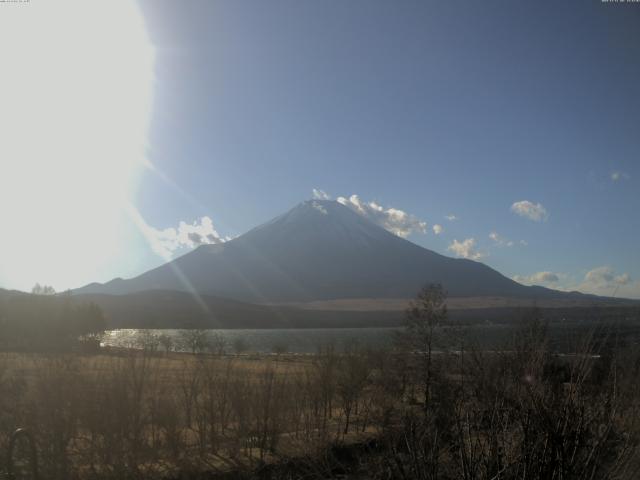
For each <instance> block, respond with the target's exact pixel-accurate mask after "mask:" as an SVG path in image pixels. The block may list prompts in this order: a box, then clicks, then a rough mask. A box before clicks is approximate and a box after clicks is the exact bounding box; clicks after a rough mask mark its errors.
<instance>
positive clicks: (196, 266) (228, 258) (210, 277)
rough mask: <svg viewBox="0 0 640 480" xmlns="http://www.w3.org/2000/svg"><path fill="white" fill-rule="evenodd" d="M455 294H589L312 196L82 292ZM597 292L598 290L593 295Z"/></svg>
mask: <svg viewBox="0 0 640 480" xmlns="http://www.w3.org/2000/svg"><path fill="white" fill-rule="evenodd" d="M431 282H438V283H442V284H443V285H444V287H445V289H446V290H447V291H448V293H449V295H450V296H452V297H483V296H491V297H518V298H529V299H532V300H535V299H550V298H558V299H560V298H567V299H575V298H576V297H577V298H581V299H584V298H589V296H585V295H582V294H580V293H577V292H572V293H566V292H559V291H555V290H550V289H547V288H543V287H537V286H533V287H529V286H524V285H521V284H519V283H517V282H515V281H513V280H511V279H509V278H507V277H505V276H504V275H502V274H500V273H499V272H497V271H496V270H493V269H492V268H490V267H488V266H486V265H484V264H482V263H479V262H475V261H472V260H467V259H458V258H450V257H446V256H443V255H440V254H438V253H435V252H433V251H431V250H428V249H426V248H423V247H420V246H418V245H416V244H414V243H412V242H410V241H408V240H405V239H403V238H400V237H398V236H396V235H393V234H392V233H390V232H388V231H386V230H385V229H384V228H382V227H380V226H378V225H376V224H374V223H373V222H371V221H370V220H368V219H366V218H364V217H362V216H360V215H358V214H357V213H355V212H353V211H351V210H350V209H349V208H347V207H345V206H344V205H341V204H340V203H338V202H335V201H329V200H309V201H305V202H303V203H301V204H299V205H297V206H296V207H294V208H293V209H291V210H290V211H288V212H287V213H285V214H283V215H280V216H278V217H276V218H274V219H273V220H271V221H269V222H267V223H265V224H263V225H260V226H258V227H256V228H254V229H253V230H250V231H249V232H247V233H245V234H244V235H241V236H239V237H237V238H235V239H233V240H230V241H228V242H226V243H223V244H216V245H203V246H200V247H198V248H197V249H195V250H193V251H192V252H189V253H187V254H185V255H183V256H181V257H179V258H177V259H175V260H173V261H171V262H169V263H167V264H165V265H162V266H160V267H158V268H155V269H153V270H150V271H148V272H146V273H143V274H142V275H139V276H137V277H135V278H132V279H128V280H124V279H121V278H118V279H114V280H112V281H110V282H107V283H105V284H99V283H92V284H89V285H87V286H85V287H82V288H79V289H77V290H75V291H74V293H75V294H90V293H91V294H112V295H114V294H115V295H123V294H130V293H135V292H144V291H149V290H164V291H183V292H188V291H193V292H196V293H198V294H201V295H213V296H217V297H225V298H229V299H235V300H238V301H243V302H252V303H265V304H274V303H285V302H313V301H326V300H338V299H347V298H412V297H414V296H415V294H416V293H417V291H418V290H419V289H420V288H421V287H422V286H423V285H425V284H426V283H431ZM593 298H597V297H593Z"/></svg>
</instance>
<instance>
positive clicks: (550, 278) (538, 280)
mask: <svg viewBox="0 0 640 480" xmlns="http://www.w3.org/2000/svg"><path fill="white" fill-rule="evenodd" d="M561 276H563V275H562V274H559V273H554V272H549V271H545V272H536V273H533V274H531V275H516V276H514V277H513V279H514V280H515V281H516V282H518V283H522V284H525V285H542V286H555V285H557V283H558V282H559V281H560V277H561Z"/></svg>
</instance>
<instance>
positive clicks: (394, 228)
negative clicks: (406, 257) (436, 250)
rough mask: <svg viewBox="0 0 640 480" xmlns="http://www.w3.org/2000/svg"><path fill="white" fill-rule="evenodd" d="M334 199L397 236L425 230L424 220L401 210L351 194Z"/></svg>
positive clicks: (424, 231) (405, 235)
mask: <svg viewBox="0 0 640 480" xmlns="http://www.w3.org/2000/svg"><path fill="white" fill-rule="evenodd" d="M336 200H337V201H338V203H341V204H342V205H344V206H346V207H349V208H350V209H351V210H353V211H354V212H356V213H358V214H360V215H362V216H363V217H366V218H368V219H369V220H371V221H373V222H374V223H377V224H378V225H380V226H381V227H383V228H385V229H386V230H388V231H390V232H391V233H394V234H396V235H398V236H399V237H403V238H404V237H407V236H409V235H410V234H412V233H426V232H427V223H426V222H424V221H422V220H420V219H419V218H417V217H416V216H415V215H411V214H409V213H407V212H405V211H403V210H398V209H397V208H393V207H390V208H385V207H383V206H381V205H379V204H377V203H376V202H364V201H362V200H360V197H358V195H351V196H350V197H349V198H346V197H338V198H337V199H336Z"/></svg>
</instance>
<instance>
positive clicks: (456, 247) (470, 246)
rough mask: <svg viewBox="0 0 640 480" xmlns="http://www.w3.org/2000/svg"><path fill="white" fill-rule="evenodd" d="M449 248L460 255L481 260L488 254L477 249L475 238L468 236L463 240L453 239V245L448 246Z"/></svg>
mask: <svg viewBox="0 0 640 480" xmlns="http://www.w3.org/2000/svg"><path fill="white" fill-rule="evenodd" d="M447 250H449V251H451V252H453V253H455V254H456V255H457V256H458V257H462V258H468V259H470V260H479V259H481V258H483V257H485V256H486V255H485V254H484V253H481V252H479V251H477V250H476V240H475V238H467V239H465V240H463V241H462V242H459V241H458V240H455V239H454V240H453V242H451V245H449V246H448V247H447Z"/></svg>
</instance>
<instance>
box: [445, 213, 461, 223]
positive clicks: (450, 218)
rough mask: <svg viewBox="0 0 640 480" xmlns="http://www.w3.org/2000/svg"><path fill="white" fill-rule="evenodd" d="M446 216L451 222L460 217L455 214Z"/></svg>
mask: <svg viewBox="0 0 640 480" xmlns="http://www.w3.org/2000/svg"><path fill="white" fill-rule="evenodd" d="M444 218H446V219H447V220H449V221H450V222H455V221H456V220H457V219H458V217H456V216H455V215H454V214H449V215H445V216H444Z"/></svg>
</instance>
